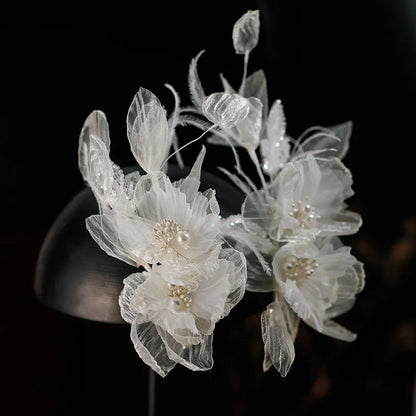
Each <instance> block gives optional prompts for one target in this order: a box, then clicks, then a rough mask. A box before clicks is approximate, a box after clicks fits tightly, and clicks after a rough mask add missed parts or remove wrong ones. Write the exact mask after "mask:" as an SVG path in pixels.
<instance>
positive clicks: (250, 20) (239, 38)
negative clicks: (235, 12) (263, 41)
mask: <svg viewBox="0 0 416 416" xmlns="http://www.w3.org/2000/svg"><path fill="white" fill-rule="evenodd" d="M259 31H260V19H259V11H258V10H255V11H251V10H250V11H248V12H247V13H245V14H244V15H243V16H241V17H240V18H239V19H238V20H237V22H235V24H234V28H233V44H234V49H235V52H236V53H237V54H238V55H245V54H247V53H250V51H251V50H252V49H254V48H255V47H256V45H257V42H258V41H259Z"/></svg>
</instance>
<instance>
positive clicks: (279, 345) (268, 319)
mask: <svg viewBox="0 0 416 416" xmlns="http://www.w3.org/2000/svg"><path fill="white" fill-rule="evenodd" d="M298 326H299V318H298V317H297V316H296V315H295V314H294V313H293V312H292V311H291V309H290V308H289V307H288V306H287V304H286V302H285V301H284V299H281V298H280V297H278V298H277V299H276V300H275V301H274V302H273V303H271V304H270V305H268V306H267V309H266V310H265V311H263V312H262V314H261V333H262V338H263V342H264V353H265V358H264V362H263V370H264V371H267V370H268V369H269V368H270V367H271V365H273V366H274V367H275V368H276V369H277V371H279V373H280V374H281V376H282V377H286V375H287V373H288V371H289V369H290V367H291V365H292V363H293V361H294V359H295V347H294V344H293V343H294V341H295V338H296V334H297V330H298Z"/></svg>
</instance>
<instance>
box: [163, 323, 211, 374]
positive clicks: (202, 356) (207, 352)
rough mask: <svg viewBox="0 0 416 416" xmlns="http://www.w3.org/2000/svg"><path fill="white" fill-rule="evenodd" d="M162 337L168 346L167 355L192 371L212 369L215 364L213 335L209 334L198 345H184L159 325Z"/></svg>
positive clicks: (166, 346)
mask: <svg viewBox="0 0 416 416" xmlns="http://www.w3.org/2000/svg"><path fill="white" fill-rule="evenodd" d="M157 330H158V332H159V334H160V337H161V339H162V340H163V343H164V346H165V348H166V353H167V356H168V357H169V359H170V360H172V361H175V362H177V363H179V364H182V365H183V366H185V367H186V368H189V369H190V370H192V371H206V370H210V369H211V368H212V366H213V365H214V360H213V357H212V339H213V335H212V334H210V335H207V336H206V337H204V339H203V341H201V342H200V343H199V344H196V345H189V346H184V345H182V344H180V343H178V342H176V341H175V339H174V338H173V337H172V336H171V335H170V334H169V333H168V332H167V331H165V330H164V329H162V328H160V327H157Z"/></svg>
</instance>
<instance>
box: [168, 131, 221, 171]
mask: <svg viewBox="0 0 416 416" xmlns="http://www.w3.org/2000/svg"><path fill="white" fill-rule="evenodd" d="M214 127H217V125H216V124H213V125H212V126H211V127H210V128H209V129H207V130H205V131H204V132H203V133H202V134H201V135H200V136H199V137H197V138H196V139H194V140H191V141H190V142H188V143H186V144H184V145H183V146H182V147H180V148H179V149H177V150H175V151H174V152H173V153H172V154H170V155H169V156H168V157H167V158H166V159H165V161H164V162H163V163H162V167H161V169H163V166H165V164H166V162H167V161H168V160H169V159H170V158H171V157H172V156H174V155H175V154H176V153H178V152H180V151H181V150H182V149H184V148H185V147H187V146H189V145H190V144H192V143H195V142H196V141H198V140H199V139H202V137H204V136H205V134H207V133H208V132H209V131H210V130H212V129H213V128H214Z"/></svg>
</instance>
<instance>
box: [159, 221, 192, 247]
mask: <svg viewBox="0 0 416 416" xmlns="http://www.w3.org/2000/svg"><path fill="white" fill-rule="evenodd" d="M153 231H154V234H155V240H156V241H157V243H158V244H159V245H160V247H161V249H162V251H164V252H165V253H169V254H173V253H174V252H175V251H176V250H177V249H178V248H179V249H185V250H189V248H190V245H189V243H190V239H191V236H190V235H189V232H188V231H187V230H185V229H184V228H183V226H182V225H181V224H176V223H175V222H174V221H172V220H168V219H166V218H165V219H163V220H162V221H160V222H158V223H157V224H156V225H155V228H154V230H153Z"/></svg>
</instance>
